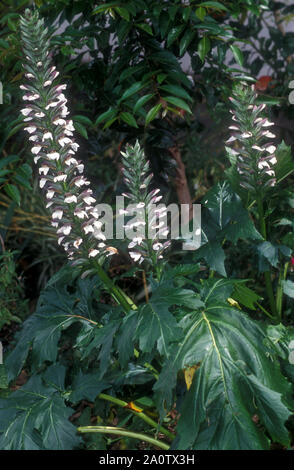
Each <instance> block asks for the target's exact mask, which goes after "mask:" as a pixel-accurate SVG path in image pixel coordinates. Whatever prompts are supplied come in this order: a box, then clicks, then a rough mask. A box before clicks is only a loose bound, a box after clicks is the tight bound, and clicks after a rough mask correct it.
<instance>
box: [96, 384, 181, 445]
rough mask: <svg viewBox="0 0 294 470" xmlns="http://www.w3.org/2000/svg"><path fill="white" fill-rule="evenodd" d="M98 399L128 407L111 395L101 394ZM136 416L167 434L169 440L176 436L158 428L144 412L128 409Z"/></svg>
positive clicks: (160, 427) (125, 402) (162, 428)
mask: <svg viewBox="0 0 294 470" xmlns="http://www.w3.org/2000/svg"><path fill="white" fill-rule="evenodd" d="M98 398H101V399H102V400H106V401H110V402H111V403H114V404H115V405H118V406H121V407H122V408H127V407H128V402H127V401H124V400H120V399H119V398H116V397H112V396H111V395H107V394H106V393H100V394H99V395H98ZM128 409H129V410H130V411H131V412H132V413H134V415H136V416H138V418H140V419H142V420H143V421H145V423H147V424H149V425H150V426H152V427H153V428H155V429H157V428H158V430H159V431H160V432H161V433H162V434H165V435H166V436H167V437H168V438H169V439H174V438H175V436H174V434H172V433H171V432H170V431H168V430H167V429H165V428H164V427H163V426H158V424H157V423H156V421H154V420H153V419H152V418H150V417H149V416H147V415H146V414H145V413H144V412H143V411H140V412H138V411H135V410H133V409H132V408H128Z"/></svg>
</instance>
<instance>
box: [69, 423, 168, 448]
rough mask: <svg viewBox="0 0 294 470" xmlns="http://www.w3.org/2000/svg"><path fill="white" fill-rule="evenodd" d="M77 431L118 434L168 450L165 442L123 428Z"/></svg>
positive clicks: (88, 428)
mask: <svg viewBox="0 0 294 470" xmlns="http://www.w3.org/2000/svg"><path fill="white" fill-rule="evenodd" d="M78 431H79V432H82V433H86V432H98V433H101V434H118V435H119V436H125V437H132V438H134V439H139V440H140V441H145V442H150V444H153V445H154V446H156V447H159V448H160V449H164V450H168V449H169V445H168V444H166V443H165V442H162V441H159V440H157V439H154V438H153V437H150V436H147V434H143V433H140V432H132V431H127V430H126V429H124V428H114V427H111V426H83V427H80V428H78Z"/></svg>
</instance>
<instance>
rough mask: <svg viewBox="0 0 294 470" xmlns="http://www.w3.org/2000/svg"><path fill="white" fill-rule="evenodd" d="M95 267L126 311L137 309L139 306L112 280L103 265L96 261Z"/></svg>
mask: <svg viewBox="0 0 294 470" xmlns="http://www.w3.org/2000/svg"><path fill="white" fill-rule="evenodd" d="M95 269H96V271H97V274H98V276H99V277H100V279H101V281H102V282H103V283H104V285H105V286H106V287H107V290H108V291H109V292H110V294H111V295H112V297H113V298H114V299H115V301H116V302H117V303H118V304H119V305H121V306H122V307H123V309H124V311H125V312H126V313H128V312H129V311H130V310H137V306H136V305H135V304H134V302H133V301H132V299H130V298H129V297H128V296H127V295H126V294H125V293H124V292H123V291H122V290H121V289H120V288H119V287H118V286H116V285H115V284H114V282H112V280H111V279H110V277H108V275H107V274H106V272H105V271H104V269H103V268H102V266H101V265H100V264H99V263H98V262H95Z"/></svg>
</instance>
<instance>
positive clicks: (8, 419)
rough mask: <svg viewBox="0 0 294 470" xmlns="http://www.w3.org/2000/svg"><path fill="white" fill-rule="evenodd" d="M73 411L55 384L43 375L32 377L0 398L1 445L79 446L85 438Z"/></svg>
mask: <svg viewBox="0 0 294 470" xmlns="http://www.w3.org/2000/svg"><path fill="white" fill-rule="evenodd" d="M55 372H57V371H55ZM54 375H55V374H54ZM56 375H57V377H59V376H60V373H58V374H56ZM61 385H62V386H64V384H61ZM73 411H74V410H73V409H72V408H70V407H67V406H66V405H65V402H64V399H63V397H62V396H61V394H60V393H59V392H58V391H57V389H56V388H55V387H54V386H48V384H47V385H45V384H43V382H42V379H41V377H40V376H34V377H32V378H31V379H30V380H29V381H28V382H27V383H26V384H25V385H24V386H23V387H22V388H21V389H19V390H17V391H16V392H14V393H13V394H12V395H11V396H10V397H9V398H7V399H3V400H0V414H1V424H0V448H1V449H3V450H40V449H41V450H44V449H47V450H67V449H73V448H74V447H77V446H79V445H80V443H81V439H80V438H79V437H78V436H77V435H76V428H75V427H74V426H73V424H71V423H70V421H69V420H68V418H69V416H70V415H71V414H73Z"/></svg>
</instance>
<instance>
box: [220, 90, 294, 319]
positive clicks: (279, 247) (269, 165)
mask: <svg viewBox="0 0 294 470" xmlns="http://www.w3.org/2000/svg"><path fill="white" fill-rule="evenodd" d="M230 102H231V106H232V109H231V113H232V124H231V126H230V127H229V129H230V130H231V134H232V135H231V136H230V138H229V139H228V140H227V142H226V143H227V145H228V144H229V146H228V147H226V149H227V153H228V157H229V159H230V162H231V164H232V168H231V171H229V176H230V180H231V181H232V184H233V185H234V187H235V188H237V191H238V190H239V193H240V195H241V197H242V198H243V200H244V202H245V204H246V206H247V207H248V210H249V211H250V210H252V209H253V210H254V209H255V208H256V215H257V220H258V228H259V231H260V233H261V235H262V237H263V239H264V241H263V242H262V243H261V244H260V245H257V251H258V254H259V257H260V265H261V266H262V272H263V274H264V280H265V286H266V293H267V297H268V301H269V306H270V312H268V311H265V310H264V313H266V314H267V315H268V316H270V317H271V318H272V319H273V320H274V321H276V322H279V321H281V319H282V303H283V302H282V300H283V283H284V282H285V279H286V276H287V271H288V267H289V261H290V257H291V253H292V250H291V244H290V247H289V246H285V245H284V244H283V243H281V242H280V241H278V240H275V236H274V227H275V225H279V222H278V223H277V220H283V219H285V213H284V214H282V215H281V214H280V213H279V212H278V209H279V204H281V203H282V199H283V198H282V197H281V195H282V194H283V189H282V188H281V184H280V183H281V182H282V181H283V180H284V179H285V178H286V177H287V176H289V175H290V174H291V173H292V172H293V171H294V168H293V162H292V161H291V152H290V148H289V147H287V146H286V145H285V144H280V145H279V146H277V145H276V144H275V143H273V139H275V138H276V135H275V134H274V133H273V131H272V128H273V126H274V123H273V122H271V121H270V120H269V119H268V118H267V117H266V116H265V108H266V106H265V104H263V103H258V95H257V92H256V91H255V88H254V85H252V86H251V87H249V86H248V85H246V84H244V83H240V84H237V85H236V86H235V87H234V90H233V94H232V97H230ZM277 198H278V199H279V201H278V202H277V201H276V200H277ZM273 217H274V218H275V222H274V223H273ZM290 225H291V223H290ZM276 238H278V237H277V236H276ZM279 238H280V237H279ZM273 258H275V260H273ZM277 258H279V259H281V267H280V273H279V275H278V276H277V279H276V280H275V278H274V276H273V273H272V267H274V268H276V267H277V261H276V259H277Z"/></svg>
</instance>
